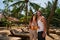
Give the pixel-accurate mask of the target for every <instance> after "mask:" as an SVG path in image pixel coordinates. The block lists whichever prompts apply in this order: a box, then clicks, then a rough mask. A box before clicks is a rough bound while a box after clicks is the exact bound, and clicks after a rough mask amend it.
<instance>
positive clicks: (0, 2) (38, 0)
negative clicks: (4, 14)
mask: <svg viewBox="0 0 60 40" xmlns="http://www.w3.org/2000/svg"><path fill="white" fill-rule="evenodd" d="M48 1H51V2H52V0H31V2H34V3H37V4H39V5H41V6H42V7H46V5H45V3H47V2H48ZM58 6H60V0H58ZM0 9H4V4H3V0H0Z"/></svg>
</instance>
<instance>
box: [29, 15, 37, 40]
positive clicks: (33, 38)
mask: <svg viewBox="0 0 60 40" xmlns="http://www.w3.org/2000/svg"><path fill="white" fill-rule="evenodd" d="M36 22H37V21H36V16H35V15H34V14H33V16H32V18H31V20H30V22H29V25H30V26H29V27H30V30H29V31H30V40H36V39H37V23H36Z"/></svg>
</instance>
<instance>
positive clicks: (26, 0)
mask: <svg viewBox="0 0 60 40" xmlns="http://www.w3.org/2000/svg"><path fill="white" fill-rule="evenodd" d="M25 2H26V14H25V15H26V23H27V21H28V19H27V16H28V15H27V14H28V0H25Z"/></svg>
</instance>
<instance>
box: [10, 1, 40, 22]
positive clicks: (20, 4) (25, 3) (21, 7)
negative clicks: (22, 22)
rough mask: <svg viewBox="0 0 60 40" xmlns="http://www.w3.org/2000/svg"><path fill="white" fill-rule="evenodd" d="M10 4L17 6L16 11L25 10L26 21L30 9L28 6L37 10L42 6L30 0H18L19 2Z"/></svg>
mask: <svg viewBox="0 0 60 40" xmlns="http://www.w3.org/2000/svg"><path fill="white" fill-rule="evenodd" d="M10 6H16V8H15V12H14V13H18V12H22V11H25V19H26V22H27V16H28V10H29V9H28V8H30V9H32V10H33V9H35V11H36V10H38V9H39V8H40V6H39V5H37V4H35V3H32V2H30V0H18V1H17V2H15V3H13V4H12V5H10ZM17 6H18V7H17ZM12 11H13V10H12Z"/></svg>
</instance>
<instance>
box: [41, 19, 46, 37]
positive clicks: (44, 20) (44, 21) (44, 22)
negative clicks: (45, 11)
mask: <svg viewBox="0 0 60 40" xmlns="http://www.w3.org/2000/svg"><path fill="white" fill-rule="evenodd" d="M42 21H43V24H44V32H43V35H42V36H43V37H44V36H45V33H46V27H47V23H46V19H45V18H42Z"/></svg>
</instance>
